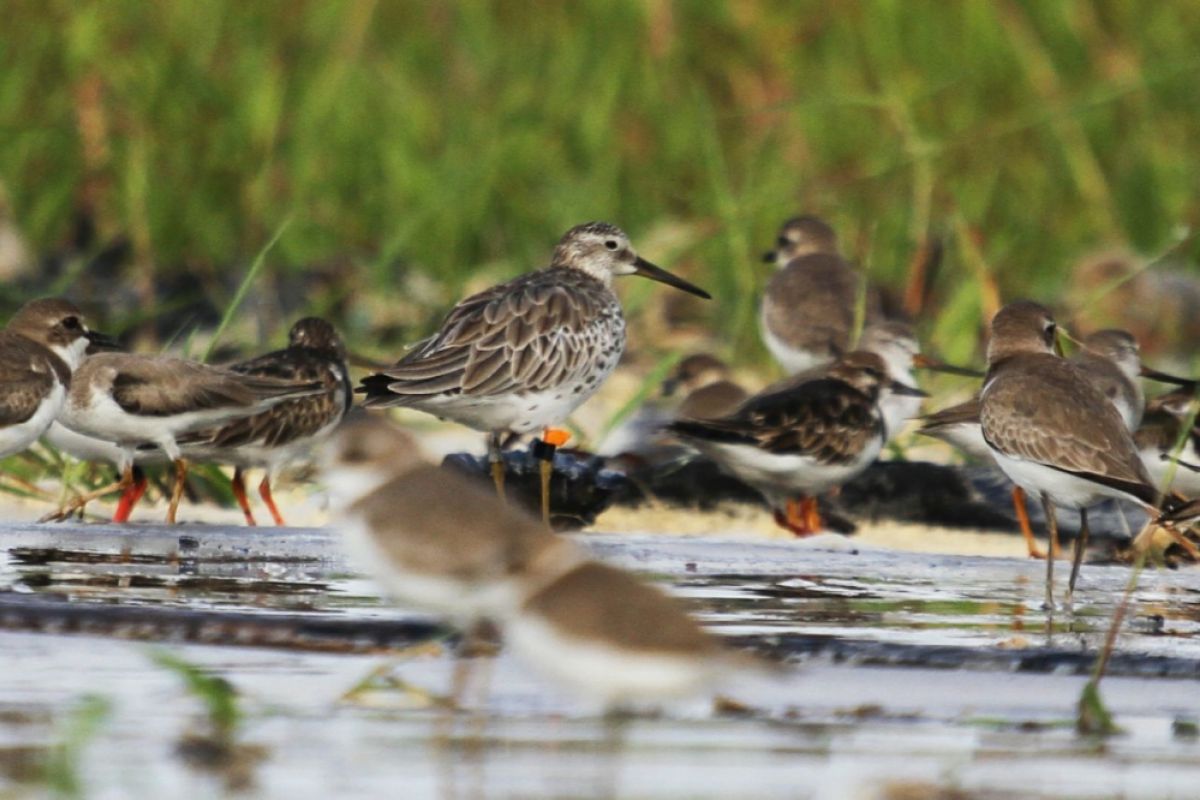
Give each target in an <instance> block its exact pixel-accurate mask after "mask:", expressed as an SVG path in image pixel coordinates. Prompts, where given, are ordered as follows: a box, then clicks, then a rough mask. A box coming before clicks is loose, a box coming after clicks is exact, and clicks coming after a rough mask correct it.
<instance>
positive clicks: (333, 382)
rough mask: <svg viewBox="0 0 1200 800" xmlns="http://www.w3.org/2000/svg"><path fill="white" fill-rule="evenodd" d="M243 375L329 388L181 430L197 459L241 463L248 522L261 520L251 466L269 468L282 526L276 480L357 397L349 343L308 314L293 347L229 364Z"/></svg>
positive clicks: (240, 497)
mask: <svg viewBox="0 0 1200 800" xmlns="http://www.w3.org/2000/svg"><path fill="white" fill-rule="evenodd" d="M228 369H229V370H230V371H231V372H235V373H237V374H239V375H247V376H252V377H260V378H278V379H282V380H288V381H300V382H305V383H314V384H319V385H320V386H321V389H322V391H320V392H318V393H316V394H309V395H305V396H303V397H297V398H295V399H293V400H285V401H283V402H281V403H278V404H276V405H273V406H271V407H270V408H268V409H267V410H266V411H263V412H261V413H258V414H255V415H253V416H249V417H240V418H238V419H235V420H233V421H231V422H228V423H226V424H224V425H222V426H220V427H219V428H208V429H204V430H198V431H193V432H191V433H187V434H184V435H183V436H181V437H179V439H178V443H179V446H180V447H181V448H182V449H183V452H184V454H185V455H186V456H187V457H188V458H189V459H191V460H194V461H208V462H218V463H222V464H230V465H232V466H233V467H234V471H233V478H232V479H231V484H232V486H233V494H234V497H235V498H237V502H238V506H240V507H241V509H242V513H243V514H244V515H245V517H246V523H247V524H249V525H254V524H256V522H255V519H254V513H253V512H252V511H251V510H250V501H249V500H248V499H247V497H246V483H245V477H244V475H245V471H246V470H247V469H254V468H262V469H265V470H266V475H264V476H263V479H262V481H261V482H260V483H259V485H258V493H259V496H261V497H262V500H263V503H265V504H266V506H267V509H268V510H269V511H270V512H271V517H272V519H274V520H275V524H276V525H284V524H285V523H284V520H283V515H282V514H280V513H279V509H278V508H277V507H276V505H275V499H274V498H273V497H272V495H271V483H272V481H274V480H276V479H277V478H278V476H279V475H280V473H281V472H282V471H283V470H284V468H286V467H287V466H288V465H289V464H291V463H293V462H295V461H296V460H298V459H301V458H304V457H305V456H306V455H308V454H309V453H310V452H311V451H312V448H313V446H314V445H316V444H317V443H319V442H321V441H323V440H324V439H325V438H327V437H328V436H329V434H330V433H332V432H333V430H334V428H336V427H337V425H338V423H340V422H341V421H342V419H343V418H344V417H345V416H346V413H347V412H348V411H349V410H350V406H351V404H352V402H353V394H352V391H351V384H350V375H349V373H348V372H347V370H346V347H345V345H344V344H343V343H342V338H341V337H340V336H339V335H338V333H337V330H335V329H334V327H333V325H331V324H329V323H328V322H327V321H325V320H323V319H320V318H319V317H305V318H304V319H302V320H300V321H298V322H297V323H296V324H295V325H293V326H292V328H291V330H290V331H289V332H288V346H287V347H285V348H284V349H282V350H275V351H272V352H270V353H267V354H265V355H261V356H258V357H257V358H252V359H250V360H249V361H242V362H240V363H237V364H233V365H230V366H229V367H228Z"/></svg>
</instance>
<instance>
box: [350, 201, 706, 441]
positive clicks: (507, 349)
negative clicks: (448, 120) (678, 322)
mask: <svg viewBox="0 0 1200 800" xmlns="http://www.w3.org/2000/svg"><path fill="white" fill-rule="evenodd" d="M624 274H640V275H644V276H646V277H649V278H652V279H654V280H659V281H662V282H664V283H668V284H670V285H672V286H675V287H677V288H680V289H683V290H685V291H688V292H691V293H692V294H697V295H700V296H702V297H707V296H708V295H707V293H706V292H704V291H703V290H701V289H698V288H697V287H695V286H692V285H691V284H690V283H687V282H686V281H683V280H681V279H679V278H676V277H675V276H673V275H671V274H670V273H667V272H665V271H663V270H661V269H659V268H658V267H655V266H654V265H653V264H650V263H649V262H647V261H645V260H644V259H642V258H641V257H640V256H638V255H637V253H636V252H634V250H633V248H632V247H631V246H630V244H629V240H628V237H626V236H625V234H624V232H622V231H621V230H620V229H619V228H617V227H616V226H613V225H609V224H608V223H602V222H594V223H588V224H586V225H579V226H576V227H575V228H572V229H571V230H569V231H567V233H566V234H564V235H563V237H562V239H561V240H560V241H559V243H558V246H557V247H556V248H555V251H554V256H553V258H552V260H551V263H550V266H549V267H547V268H546V269H542V270H538V271H536V272H531V273H528V274H526V275H522V276H520V277H518V278H515V279H513V280H511V281H508V282H507V283H503V284H501V285H499V286H494V287H492V288H491V289H487V290H485V291H483V292H480V293H479V294H476V295H474V296H472V297H468V298H467V299H465V300H463V301H462V302H460V303H459V304H458V305H457V306H456V307H455V308H454V310H452V311H451V312H450V314H449V315H448V316H447V317H446V319H445V320H444V321H443V322H442V325H441V326H440V328H439V330H438V332H437V333H436V334H434V335H433V336H431V337H430V338H428V339H426V340H425V341H423V342H421V343H419V344H417V345H416V346H415V347H414V348H413V350H412V351H411V352H410V353H408V354H407V355H406V356H404V357H403V358H402V359H400V361H399V362H397V363H396V365H395V366H394V367H392V368H390V369H387V370H383V371H382V372H380V373H378V374H376V375H371V376H369V377H367V378H366V379H364V380H363V381H362V386H361V387H360V388H359V389H358V391H360V392H362V393H364V394H366V399H365V400H364V402H363V405H365V406H367V407H374V406H411V407H413V408H418V409H421V410H423V411H428V412H430V413H433V414H436V415H438V416H441V417H445V418H448V419H453V420H455V421H458V422H461V423H463V424H467V425H470V426H472V427H475V428H477V429H479V430H485V431H490V432H497V431H509V430H511V431H515V432H520V433H523V432H527V431H532V430H536V429H539V428H543V427H546V426H549V425H552V424H557V423H559V422H561V421H562V419H563V418H565V416H566V415H567V414H568V413H569V412H570V411H571V410H573V409H574V408H575V407H577V406H578V405H579V404H580V403H582V402H583V401H584V400H586V399H587V398H588V397H590V396H591V395H592V394H593V393H594V392H595V391H596V389H597V388H598V387H599V385H600V384H601V383H602V382H603V380H604V379H605V378H606V377H607V376H608V375H609V373H611V372H612V370H613V369H614V368H615V367H616V364H617V361H618V360H619V359H620V357H621V353H622V352H623V351H624V348H625V319H624V317H623V315H622V313H621V305H620V301H619V300H618V299H617V296H616V295H615V294H614V293H613V291H612V279H613V277H614V276H615V275H624Z"/></svg>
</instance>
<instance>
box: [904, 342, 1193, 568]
mask: <svg viewBox="0 0 1200 800" xmlns="http://www.w3.org/2000/svg"><path fill="white" fill-rule="evenodd" d="M1080 345H1081V346H1082V349H1081V350H1080V352H1079V353H1077V354H1076V355H1075V356H1073V357H1072V358H1071V362H1072V363H1074V364H1076V365H1077V366H1079V367H1080V369H1082V370H1083V371H1084V372H1085V373H1086V375H1087V376H1088V380H1090V381H1091V382H1092V383H1093V385H1094V386H1095V387H1096V388H1097V389H1098V390H1099V391H1100V392H1101V393H1103V394H1104V396H1105V397H1107V398H1108V399H1109V401H1110V402H1111V403H1112V404H1113V407H1114V408H1115V409H1116V411H1117V413H1118V414H1119V415H1120V416H1121V419H1122V421H1123V422H1124V423H1125V425H1126V427H1127V428H1128V429H1129V430H1130V431H1132V430H1134V429H1135V428H1136V427H1137V425H1138V423H1139V421H1140V420H1141V417H1142V411H1143V408H1144V403H1145V396H1144V395H1143V393H1142V387H1141V383H1140V382H1139V380H1138V378H1139V376H1140V377H1145V378H1150V379H1152V380H1157V381H1161V382H1165V383H1174V384H1179V385H1185V386H1194V385H1195V382H1194V381H1191V380H1189V379H1186V378H1179V377H1176V376H1174V375H1168V374H1167V373H1164V372H1160V371H1158V370H1155V369H1151V368H1149V367H1147V366H1145V365H1143V364H1142V363H1141V358H1140V355H1139V350H1138V345H1137V340H1136V339H1135V338H1134V337H1133V336H1132V334H1129V333H1128V332H1126V331H1121V330H1104V331H1097V332H1096V333H1093V334H1090V335H1088V336H1087V337H1085V338H1084V339H1083V341H1082V342H1080ZM1056 352H1057V351H1056ZM979 409H980V402H979V398H978V397H974V398H972V399H971V400H968V401H966V402H964V403H960V404H958V405H956V406H950V407H949V408H945V409H942V410H941V411H938V412H936V413H934V414H930V415H928V416H927V417H925V419H924V422H923V424H922V426H921V429H920V433H922V434H924V435H926V436H932V437H934V438H937V439H941V440H942V441H945V442H948V443H950V444H951V445H953V446H955V447H957V448H958V449H960V450H962V451H963V452H965V453H967V454H968V455H970V456H972V457H974V458H977V459H981V460H987V459H990V458H991V455H992V451H991V449H990V448H989V447H988V445H987V442H986V441H985V440H984V438H983V430H982V428H981V425H980V421H979ZM1013 508H1014V510H1015V511H1016V514H1017V521H1018V522H1019V523H1020V526H1021V534H1022V535H1023V536H1024V537H1025V543H1026V546H1027V548H1028V550H1029V555H1030V556H1032V557H1034V558H1043V557H1044V554H1043V553H1042V551H1041V549H1040V548H1039V547H1038V546H1037V543H1036V542H1035V541H1034V538H1033V529H1032V527H1031V526H1030V523H1029V514H1028V512H1027V511H1026V507H1025V491H1024V489H1022V488H1021V486H1020V485H1017V486H1014V487H1013ZM1056 546H1057V545H1056V544H1054V543H1052V548H1053V547H1056Z"/></svg>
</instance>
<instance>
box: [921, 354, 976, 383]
mask: <svg viewBox="0 0 1200 800" xmlns="http://www.w3.org/2000/svg"><path fill="white" fill-rule="evenodd" d="M913 366H914V367H920V368H921V369H928V370H932V371H933V372H945V373H946V374H947V375H961V376H963V377H964V378H982V377H983V372H981V371H980V370H977V369H971V368H970V367H956V366H954V365H953V364H947V363H946V362H945V361H942V360H940V359H937V358H932V357H930V356H926V355H921V354H917V355H916V356H913Z"/></svg>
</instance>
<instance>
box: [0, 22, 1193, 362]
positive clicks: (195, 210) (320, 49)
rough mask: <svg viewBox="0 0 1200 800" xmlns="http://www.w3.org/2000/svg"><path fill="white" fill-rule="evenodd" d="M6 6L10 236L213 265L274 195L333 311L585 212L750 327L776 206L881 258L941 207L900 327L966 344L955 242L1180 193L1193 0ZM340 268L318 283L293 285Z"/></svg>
mask: <svg viewBox="0 0 1200 800" xmlns="http://www.w3.org/2000/svg"><path fill="white" fill-rule="evenodd" d="M5 11H6V13H5V16H6V22H5V26H6V29H7V30H9V31H11V32H19V35H13V36H8V37H6V39H5V42H4V45H3V47H2V48H0V115H2V116H0V198H3V197H6V198H7V203H8V205H9V207H10V209H11V213H12V215H13V218H14V219H15V222H16V224H17V226H18V227H19V229H20V230H21V231H22V232H23V233H24V234H25V235H26V236H27V237H28V239H29V240H30V242H31V244H32V246H33V248H34V249H35V251H37V252H46V251H49V250H52V249H54V248H55V247H56V246H57V245H58V243H60V242H61V241H62V239H63V237H64V236H65V235H66V234H67V231H68V227H69V224H70V221H71V219H72V217H73V215H74V214H75V212H76V211H77V210H79V209H85V210H87V211H89V212H90V213H91V214H92V215H93V216H94V218H95V220H96V223H97V225H98V226H99V230H100V232H101V234H102V237H103V238H105V239H108V238H111V237H114V236H116V235H125V236H127V237H128V238H129V241H130V242H131V245H132V248H133V262H134V265H135V267H134V269H135V274H136V275H137V276H138V279H139V280H142V281H148V280H150V277H151V276H152V275H153V274H154V273H155V272H156V271H157V272H167V271H172V270H184V269H187V270H191V271H192V272H194V273H195V274H196V275H197V276H198V281H200V282H205V281H208V280H211V279H212V278H213V277H214V276H216V277H220V276H223V275H224V276H228V275H233V276H235V277H233V278H229V279H227V280H225V282H224V284H223V285H226V286H229V285H232V286H236V283H237V276H241V275H242V274H244V272H245V269H246V265H247V264H248V263H249V262H250V260H251V259H252V258H253V256H254V254H255V253H257V252H258V251H259V250H260V249H262V248H263V245H264V243H265V242H267V241H268V240H269V239H270V238H271V235H272V234H273V232H275V231H276V230H277V229H278V228H279V226H280V224H281V221H282V220H284V219H287V218H292V219H293V220H294V221H293V224H292V225H291V226H290V227H289V228H288V230H287V232H286V235H284V236H283V237H282V239H281V240H280V241H279V242H278V244H277V246H276V247H275V248H274V249H272V250H271V252H270V254H269V256H268V259H267V265H268V271H270V272H271V273H272V277H273V279H274V280H276V281H277V282H280V281H287V280H291V279H292V278H293V277H294V276H296V275H298V274H299V273H301V272H304V271H306V270H309V269H311V268H312V267H314V266H324V267H328V266H329V265H331V264H332V265H336V266H337V271H338V275H339V280H338V281H337V282H336V284H335V286H334V288H333V290H332V294H334V295H341V296H345V295H349V296H353V297H355V298H358V301H357V303H356V305H355V306H354V308H353V309H352V312H351V313H348V314H347V315H346V316H347V318H346V319H343V320H341V322H343V324H345V325H347V326H348V330H349V331H350V333H351V335H352V336H355V337H357V338H364V337H366V336H367V332H368V329H373V328H379V327H380V326H381V325H385V324H396V325H397V327H396V329H395V331H393V333H392V334H389V335H393V336H394V338H397V339H405V338H412V335H413V334H414V330H412V329H413V328H424V327H427V326H428V325H430V324H431V323H432V322H433V320H434V319H435V318H436V317H437V316H438V315H439V314H440V313H442V312H443V311H444V309H445V307H446V306H447V305H448V304H449V303H451V302H452V301H453V300H454V299H455V298H456V297H458V296H460V295H461V293H462V292H464V291H466V290H467V289H468V288H475V287H477V286H478V285H479V284H481V283H483V282H485V281H490V280H494V279H497V278H500V277H504V276H509V275H512V274H515V273H517V272H519V271H523V270H525V269H527V268H529V267H531V266H534V265H539V264H541V263H543V262H544V261H545V259H546V257H547V255H548V253H549V250H550V248H551V247H552V245H553V243H554V242H555V241H556V239H557V237H558V236H559V235H560V234H561V233H562V231H564V230H565V229H566V228H567V227H569V226H570V225H572V224H574V223H577V222H580V221H583V220H587V219H592V218H604V219H610V220H612V221H615V222H617V223H619V224H621V225H622V226H624V227H625V228H626V229H627V230H629V231H630V233H631V235H632V236H633V238H634V242H635V244H639V245H640V246H641V249H642V251H643V254H644V255H646V256H647V257H649V258H651V259H652V260H657V261H660V262H662V263H663V264H664V265H665V266H668V267H671V268H674V269H678V270H680V271H682V272H684V273H685V274H687V275H689V276H690V277H692V278H694V279H696V280H698V281H700V282H701V283H703V284H704V285H706V286H708V287H710V288H712V289H713V290H714V293H715V294H716V295H717V297H718V299H717V301H716V302H715V303H714V304H712V305H711V306H705V307H703V308H701V309H700V310H699V311H698V312H696V313H701V314H704V315H706V317H707V320H708V321H709V322H710V323H711V324H712V326H713V327H714V328H715V327H719V328H720V329H721V342H722V343H724V344H727V349H729V350H730V351H731V352H733V353H736V354H740V355H744V356H751V357H755V358H762V357H763V354H762V351H761V349H760V346H759V345H758V343H757V340H756V336H755V330H754V313H753V309H754V302H755V297H754V295H755V292H756V290H757V289H758V288H759V287H760V286H761V285H762V283H763V281H764V280H765V277H766V274H765V270H766V268H765V267H764V265H761V264H760V263H758V261H757V254H758V253H760V252H761V251H762V250H763V249H765V247H766V246H767V245H768V244H769V243H770V241H771V239H772V237H773V233H774V230H775V228H776V226H777V225H778V223H779V222H780V221H781V220H782V219H783V218H784V217H786V216H788V215H790V214H792V213H793V212H795V211H797V210H816V211H819V212H821V213H823V214H825V215H827V216H828V217H830V218H831V220H832V221H833V222H834V223H835V224H836V225H837V227H838V229H839V230H840V231H841V233H842V236H843V239H844V241H845V243H846V244H847V248H848V249H849V250H850V251H851V252H852V253H853V254H854V255H855V256H856V257H857V258H858V259H859V260H860V261H862V262H863V263H867V264H869V265H870V268H871V270H872V273H873V275H875V276H876V277H877V278H878V279H879V280H882V281H884V282H888V283H891V284H893V285H897V284H899V283H900V282H901V281H902V280H903V275H904V272H905V269H906V264H907V263H908V260H909V258H910V256H911V254H912V251H913V250H914V248H915V247H917V245H918V244H919V242H920V241H921V240H922V239H923V238H924V237H925V236H926V235H929V234H935V235H943V236H946V237H948V242H947V247H946V259H945V262H944V263H943V266H942V270H941V272H940V274H939V278H938V285H937V294H938V295H939V296H940V297H942V298H943V302H944V306H943V309H942V312H943V319H945V320H948V322H945V323H940V324H937V325H930V326H929V327H928V332H930V333H931V334H932V335H933V338H934V343H935V345H937V346H939V347H941V348H943V349H944V350H947V351H949V354H954V355H956V356H959V357H961V355H960V354H962V353H964V352H967V351H970V350H971V349H972V348H973V347H974V346H975V344H976V338H977V337H976V327H977V324H978V316H979V308H980V305H981V298H980V290H979V288H978V286H977V276H978V274H979V273H978V269H979V265H980V264H984V265H987V267H988V268H989V269H990V270H991V271H992V273H993V274H994V275H995V277H996V279H997V280H998V282H999V284H1000V287H1001V290H1002V292H1003V294H1004V295H1006V296H1016V295H1033V296H1037V297H1042V298H1055V297H1058V296H1059V292H1060V291H1061V290H1062V288H1063V282H1064V276H1065V272H1066V269H1067V267H1068V266H1069V265H1070V264H1072V262H1073V261H1074V260H1075V259H1076V258H1078V257H1079V256H1081V255H1083V254H1084V253H1086V252H1088V251H1090V250H1092V249H1093V248H1095V247H1097V246H1099V245H1103V244H1128V245H1130V246H1132V247H1134V248H1137V249H1139V250H1142V251H1145V252H1156V251H1158V250H1160V249H1162V248H1163V247H1164V246H1166V245H1167V244H1169V243H1170V242H1171V241H1173V238H1174V235H1175V234H1174V231H1175V230H1176V229H1177V227H1178V226H1180V225H1195V223H1196V222H1197V217H1198V214H1200V207H1198V202H1200V201H1198V200H1197V194H1196V192H1195V187H1196V186H1198V185H1200V160H1198V158H1197V155H1196V149H1195V133H1196V131H1197V130H1200V104H1197V103H1196V102H1195V95H1196V88H1195V87H1196V86H1197V82H1198V78H1200V54H1198V53H1197V51H1196V48H1195V42H1196V41H1200V6H1198V5H1196V4H1189V3H1178V2H1176V3H1136V4H1133V3H1124V2H1103V1H1102V2H1095V3H1092V2H1050V3H1044V2H1033V1H1032V0H1026V1H1025V2H1020V1H1018V0H1004V1H999V0H998V1H997V2H961V3H958V2H955V3H947V2H942V0H859V2H846V3H840V4H837V7H836V11H831V10H830V8H829V6H828V5H827V4H824V3H816V2H809V3H803V4H800V5H799V7H797V4H796V3H791V2H764V3H742V2H737V3H728V4H726V3H720V2H715V1H714V2H709V1H708V0H675V1H674V2H673V1H672V0H644V1H639V2H632V1H631V0H627V1H626V2H620V1H615V2H610V1H609V0H581V2H578V3H570V4H567V3H558V2H549V1H548V0H547V1H546V2H495V3H483V2H481V3H458V4H440V3H424V2H389V3H372V2H315V1H314V2H296V3H293V4H291V5H289V7H288V13H286V14H284V13H281V12H280V9H278V8H277V7H274V6H271V5H263V4H257V3H234V2H229V1H228V0H213V2H208V3H160V4H146V3H143V2H140V1H139V0H106V1H105V2H90V3H89V2H80V3H54V2H52V3H39V2H27V1H25V2H22V1H20V0H19V1H18V2H16V3H10V4H8V5H7V6H6V10H5ZM2 205H3V200H2V199H0V206H2ZM0 216H2V215H0ZM964 235H971V236H973V237H975V241H974V242H972V243H971V244H970V245H969V246H964V245H963V244H962V243H961V242H958V243H956V240H958V239H961V238H962V237H963V236H964ZM1197 247H1198V246H1197V245H1196V244H1194V243H1192V244H1190V245H1189V246H1188V248H1187V252H1185V253H1184V254H1183V255H1184V256H1185V257H1188V258H1190V259H1192V260H1194V257H1195V255H1196V254H1197ZM973 260H974V263H973ZM428 279H431V280H428ZM232 291H233V290H232V289H230V294H229V295H228V296H224V297H218V298H216V300H217V301H218V305H219V307H228V306H229V304H230V302H231V297H232ZM663 291H666V290H664V289H662V288H661V287H655V288H654V289H650V288H648V287H647V288H639V289H637V290H632V288H631V287H627V294H628V295H630V296H631V297H633V298H634V299H636V300H641V301H642V302H645V299H644V298H645V297H646V296H647V293H650V292H663ZM364 298H365V299H364ZM94 299H96V300H100V298H94ZM337 299H338V298H337V297H336V296H335V297H329V296H326V295H319V296H318V295H316V294H314V296H313V298H312V304H313V305H314V306H318V307H317V308H314V309H313V310H315V311H320V310H322V308H321V307H323V306H329V307H332V306H333V304H334V302H335V301H336V300H337ZM143 311H144V309H143ZM389 311H391V312H394V313H396V314H399V313H401V312H403V313H405V314H407V315H408V316H409V317H410V318H409V319H400V320H392V319H387V318H386V317H387V314H388V312H389ZM376 341H378V340H377V339H376ZM648 344H650V343H648V342H638V341H636V340H635V341H634V345H635V346H643V347H644V346H647V345H648Z"/></svg>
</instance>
